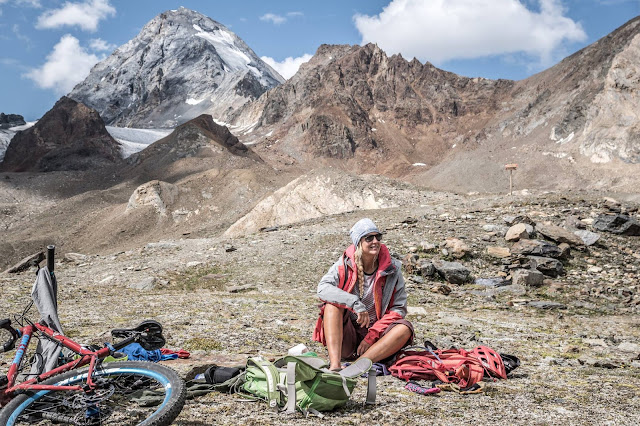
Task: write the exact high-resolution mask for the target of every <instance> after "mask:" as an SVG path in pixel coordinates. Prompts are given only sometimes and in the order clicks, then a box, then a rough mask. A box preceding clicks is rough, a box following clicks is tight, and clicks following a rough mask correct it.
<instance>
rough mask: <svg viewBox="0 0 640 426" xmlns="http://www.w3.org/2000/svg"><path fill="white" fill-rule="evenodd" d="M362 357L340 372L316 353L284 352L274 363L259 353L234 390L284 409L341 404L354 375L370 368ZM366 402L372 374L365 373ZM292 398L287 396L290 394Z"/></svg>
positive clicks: (304, 409)
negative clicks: (315, 354)
mask: <svg viewBox="0 0 640 426" xmlns="http://www.w3.org/2000/svg"><path fill="white" fill-rule="evenodd" d="M371 365H372V363H371V360H369V359H366V358H363V359H360V360H358V361H357V362H355V363H353V364H351V365H350V366H349V367H347V368H345V369H343V370H342V371H340V372H335V371H330V370H329V369H328V364H327V363H326V361H324V360H323V359H321V358H318V357H317V356H304V355H303V356H285V357H284V358H280V359H278V360H277V361H275V362H274V363H271V362H269V361H267V360H266V359H264V358H262V357H254V358H249V359H248V360H247V368H246V370H245V372H244V373H243V374H242V376H243V377H242V378H241V379H240V381H241V382H240V383H239V386H236V390H237V391H238V392H239V393H240V394H243V395H245V396H247V397H248V398H252V399H254V398H255V399H261V400H264V401H267V403H268V404H269V406H270V407H272V408H276V407H278V408H280V409H282V410H284V411H285V412H286V413H295V412H296V410H299V411H301V412H302V413H303V414H305V415H308V414H309V413H312V414H315V415H317V416H319V417H322V415H321V414H320V411H331V410H333V409H335V408H338V407H342V406H343V405H345V404H346V403H347V401H348V400H349V398H350V397H351V393H352V392H353V389H354V387H355V386H356V378H357V377H358V376H361V375H362V374H364V373H367V372H368V371H369V370H370V369H371ZM368 382H369V383H368V388H367V404H374V403H375V397H376V395H375V384H376V382H375V375H369V380H368ZM294 394H295V398H290V395H294Z"/></svg>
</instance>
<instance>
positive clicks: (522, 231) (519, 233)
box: [504, 223, 533, 242]
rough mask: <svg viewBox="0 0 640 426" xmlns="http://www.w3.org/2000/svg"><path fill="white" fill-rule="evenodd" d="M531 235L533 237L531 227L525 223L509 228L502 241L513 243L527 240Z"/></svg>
mask: <svg viewBox="0 0 640 426" xmlns="http://www.w3.org/2000/svg"><path fill="white" fill-rule="evenodd" d="M531 235H533V226H531V225H529V224H527V223H518V224H515V225H513V226H512V227H511V228H509V230H508V231H507V234H506V235H505V236H504V239H505V240H507V241H511V242H515V241H519V240H528V239H529V237H530V236H531Z"/></svg>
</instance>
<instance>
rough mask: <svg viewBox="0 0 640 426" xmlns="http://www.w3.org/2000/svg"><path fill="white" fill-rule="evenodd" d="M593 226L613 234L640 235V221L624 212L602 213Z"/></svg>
mask: <svg viewBox="0 0 640 426" xmlns="http://www.w3.org/2000/svg"><path fill="white" fill-rule="evenodd" d="M593 227H594V228H596V229H597V230H599V231H604V232H611V233H612V234H619V235H629V236H635V237H637V236H640V222H638V221H637V220H635V219H633V218H632V217H629V216H627V215H624V214H602V215H600V216H598V217H597V218H596V220H595V221H594V222H593Z"/></svg>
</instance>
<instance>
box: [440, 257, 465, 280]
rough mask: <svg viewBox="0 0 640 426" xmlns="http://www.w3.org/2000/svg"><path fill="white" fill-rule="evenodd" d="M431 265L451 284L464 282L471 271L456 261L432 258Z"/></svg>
mask: <svg viewBox="0 0 640 426" xmlns="http://www.w3.org/2000/svg"><path fill="white" fill-rule="evenodd" d="M433 266H434V267H435V268H436V271H437V272H438V274H440V276H441V277H442V278H444V279H445V280H446V281H447V282H449V283H451V284H464V283H466V282H467V281H469V277H470V275H471V271H469V270H468V269H467V268H466V267H465V266H464V265H462V264H461V263H458V262H447V261H445V260H434V261H433Z"/></svg>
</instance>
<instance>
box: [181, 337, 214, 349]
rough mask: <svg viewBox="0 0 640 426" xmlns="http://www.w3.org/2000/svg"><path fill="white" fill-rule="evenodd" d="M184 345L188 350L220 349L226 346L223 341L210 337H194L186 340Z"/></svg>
mask: <svg viewBox="0 0 640 426" xmlns="http://www.w3.org/2000/svg"><path fill="white" fill-rule="evenodd" d="M182 347H183V348H184V349H186V350H188V351H196V350H201V351H219V350H222V348H223V347H224V346H223V345H222V343H220V342H218V341H217V340H215V339H211V338H209V337H192V338H191V339H189V340H187V341H186V342H184V344H183V345H182Z"/></svg>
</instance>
